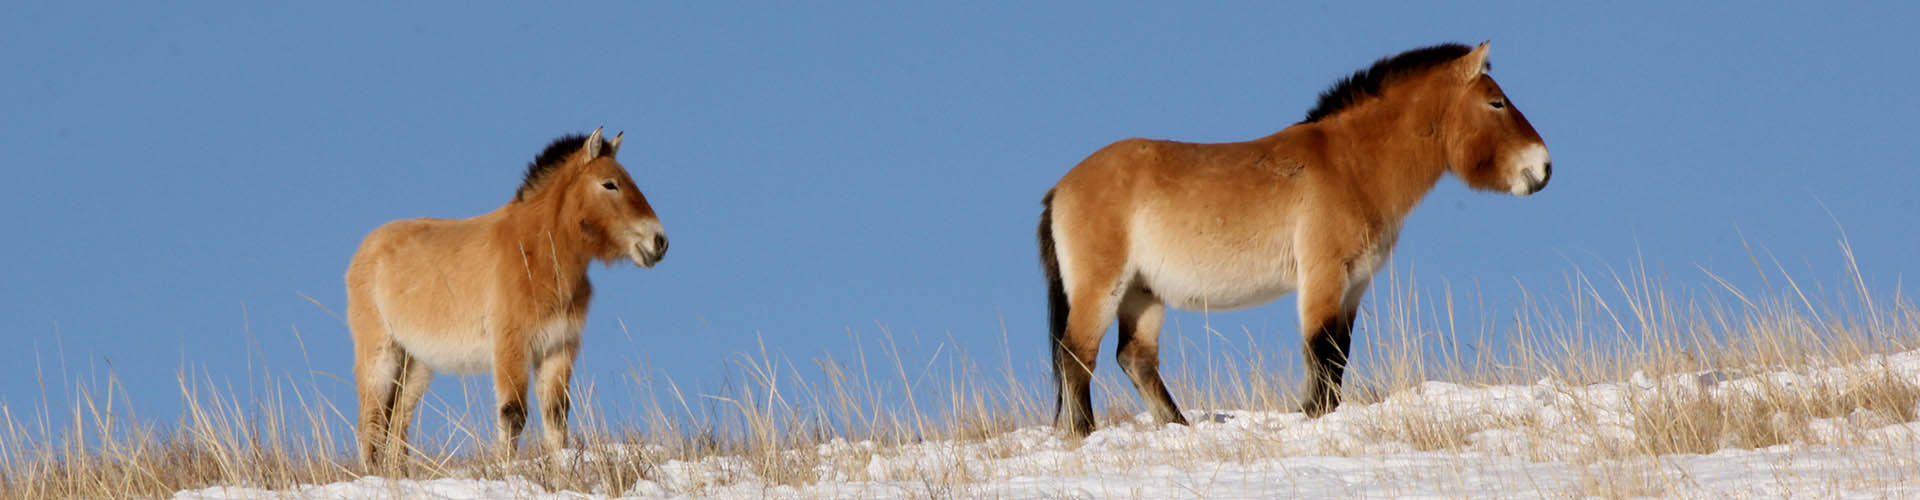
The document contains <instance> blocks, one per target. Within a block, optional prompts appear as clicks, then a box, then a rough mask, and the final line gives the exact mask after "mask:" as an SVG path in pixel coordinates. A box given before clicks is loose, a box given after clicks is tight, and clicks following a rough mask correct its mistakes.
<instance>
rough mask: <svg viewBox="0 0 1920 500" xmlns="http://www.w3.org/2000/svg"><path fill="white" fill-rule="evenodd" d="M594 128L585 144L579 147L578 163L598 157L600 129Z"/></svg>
mask: <svg viewBox="0 0 1920 500" xmlns="http://www.w3.org/2000/svg"><path fill="white" fill-rule="evenodd" d="M601 128H602V127H594V129H593V134H592V135H588V136H587V142H586V144H585V145H582V146H581V147H580V161H593V159H594V158H599V157H600V129H601Z"/></svg>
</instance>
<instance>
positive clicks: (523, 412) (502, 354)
mask: <svg viewBox="0 0 1920 500" xmlns="http://www.w3.org/2000/svg"><path fill="white" fill-rule="evenodd" d="M495 335H497V337H495V338H494V343H493V393H494V398H495V401H497V402H498V404H497V408H498V409H499V418H500V420H499V426H498V427H497V428H496V430H497V431H498V432H499V433H500V434H499V439H500V442H499V453H500V454H501V456H503V457H511V456H513V453H514V451H515V449H516V448H518V447H519V443H520V431H521V429H524V428H526V425H527V363H528V359H527V357H528V352H527V351H528V347H529V345H528V342H527V340H526V335H524V334H522V331H521V330H517V329H510V330H505V331H498V332H495Z"/></svg>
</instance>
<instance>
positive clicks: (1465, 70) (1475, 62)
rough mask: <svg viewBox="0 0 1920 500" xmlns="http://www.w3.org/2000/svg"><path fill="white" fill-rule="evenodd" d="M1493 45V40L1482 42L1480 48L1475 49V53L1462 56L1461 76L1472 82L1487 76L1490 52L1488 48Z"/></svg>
mask: <svg viewBox="0 0 1920 500" xmlns="http://www.w3.org/2000/svg"><path fill="white" fill-rule="evenodd" d="M1491 45H1493V41H1492V40H1488V41H1484V42H1480V46H1479V47H1474V48H1473V52H1468V53H1467V55H1465V56H1461V57H1460V76H1462V77H1465V78H1466V79H1468V80H1472V79H1475V78H1479V77H1480V75H1483V74H1486V73H1487V50H1488V49H1487V47H1488V46H1491Z"/></svg>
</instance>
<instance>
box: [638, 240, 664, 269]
mask: <svg viewBox="0 0 1920 500" xmlns="http://www.w3.org/2000/svg"><path fill="white" fill-rule="evenodd" d="M648 243H651V245H649V244H648ZM666 258H667V235H664V234H654V235H653V241H650V242H644V243H635V244H633V264H634V265H637V266H640V267H644V268H652V267H653V265H654V264H659V263H660V261H661V260H662V259H666Z"/></svg>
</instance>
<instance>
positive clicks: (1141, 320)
mask: <svg viewBox="0 0 1920 500" xmlns="http://www.w3.org/2000/svg"><path fill="white" fill-rule="evenodd" d="M1165 315H1166V306H1165V305H1163V304H1161V302H1160V299H1159V298H1156V297H1154V296H1153V295H1152V294H1150V293H1147V291H1145V290H1141V289H1139V288H1135V289H1133V291H1131V292H1128V293H1127V296H1126V298H1124V299H1122V300H1121V301H1120V314H1119V318H1118V319H1119V320H1120V323H1119V324H1120V349H1119V350H1118V351H1117V352H1115V356H1114V357H1115V358H1116V360H1117V361H1118V362H1119V363H1120V368H1121V369H1122V370H1125V371H1126V372H1127V377H1128V378H1131V379H1133V388H1134V389H1135V390H1137V391H1140V400H1141V401H1143V402H1145V403H1146V404H1147V410H1148V411H1149V412H1152V413H1153V418H1154V420H1155V421H1157V422H1160V423H1162V424H1166V423H1176V424H1182V425H1184V424H1186V423H1187V419H1186V417H1183V416H1181V415H1180V407H1179V406H1176V405H1174V404H1173V396H1172V395H1170V394H1167V386H1166V384H1163V383H1161V381H1160V320H1161V319H1162V318H1163V317H1165Z"/></svg>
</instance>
